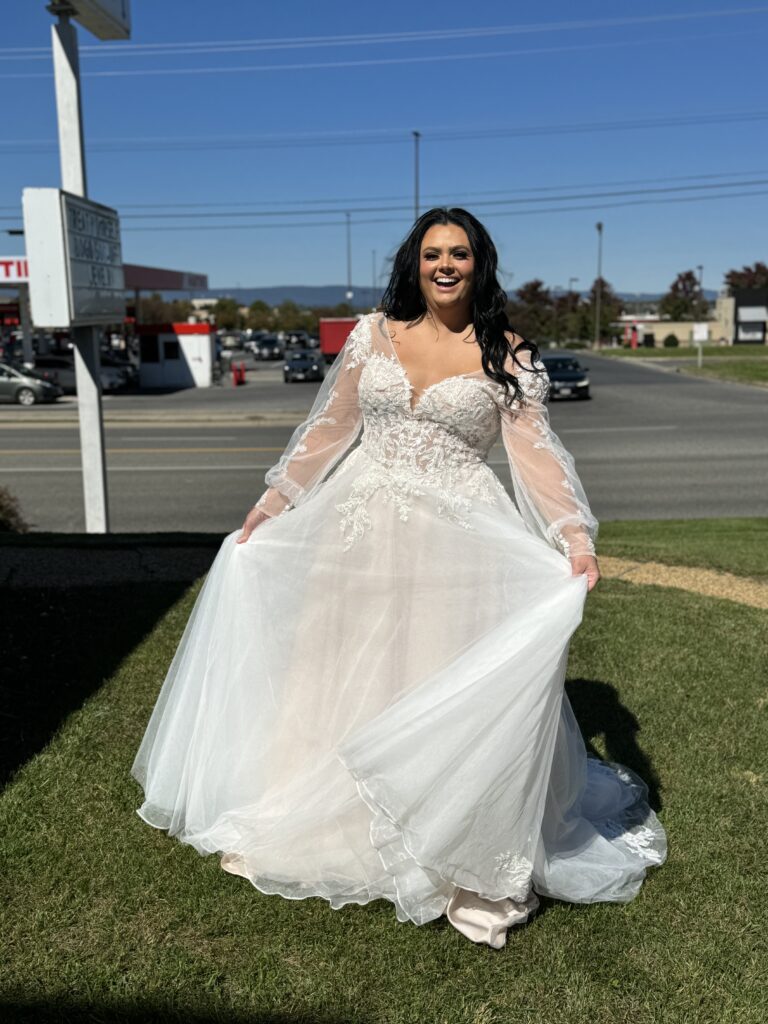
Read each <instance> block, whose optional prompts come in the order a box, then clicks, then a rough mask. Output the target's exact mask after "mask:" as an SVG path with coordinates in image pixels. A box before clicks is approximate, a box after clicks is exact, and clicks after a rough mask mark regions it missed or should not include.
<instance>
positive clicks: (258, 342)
mask: <svg viewBox="0 0 768 1024" xmlns="http://www.w3.org/2000/svg"><path fill="white" fill-rule="evenodd" d="M247 348H250V350H251V352H252V353H253V355H254V356H255V358H256V359H282V358H283V346H282V345H281V343H280V339H279V338H278V337H277V335H276V334H265V335H264V336H263V337H261V338H256V339H255V340H254V341H251V342H249V343H248V345H247Z"/></svg>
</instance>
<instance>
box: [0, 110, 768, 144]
mask: <svg viewBox="0 0 768 1024" xmlns="http://www.w3.org/2000/svg"><path fill="white" fill-rule="evenodd" d="M766 119H768V110H731V111H711V112H704V113H699V114H664V115H661V116H658V117H640V118H622V119H620V120H611V121H584V122H568V123H564V124H540V125H535V124H534V125H517V126H511V125H497V126H494V127H488V128H470V127H463V128H461V127H459V128H454V127H447V126H443V127H440V126H436V127H433V128H424V129H421V139H422V142H427V143H439V142H459V141H466V140H469V139H498V138H530V137H539V136H547V135H579V134H589V133H592V132H598V133H602V132H619V131H643V130H647V129H653V128H681V127H692V126H699V125H709V124H736V123H750V122H754V121H764V120H766ZM412 141H413V140H412V136H411V133H410V131H405V130H404V129H399V128H397V129H395V128H392V129H380V130H377V131H370V130H367V129H366V130H360V129H348V130H345V131H341V132H305V133H301V132H296V133H291V134H290V135H252V136H246V137H243V136H242V135H237V136H218V137H210V136H208V137H207V138H206V147H207V148H209V149H211V148H216V149H227V150H235V149H251V148H259V149H296V148H302V149H304V148H307V149H311V148H315V147H322V146H355V147H359V146H361V145H383V144H386V145H398V144H400V145H406V144H407V145H411V144H412ZM56 147H57V143H56V140H55V139H1V140H0V151H2V149H3V148H6V149H12V150H13V152H14V154H16V153H21V152H25V151H26V152H48V151H50V152H54V151H55V150H56ZM183 149H194V150H199V149H200V136H199V135H198V136H186V137H185V136H180V137H177V138H172V137H171V138H169V137H167V136H165V137H157V136H138V137H130V136H129V137H127V138H125V137H124V138H120V139H117V138H116V139H110V138H106V139H101V140H98V139H97V140H95V141H94V142H91V143H89V146H88V150H89V152H93V153H116V152H117V153H130V152H138V151H142V152H144V151H148V150H149V151H159V150H169V151H180V150H183Z"/></svg>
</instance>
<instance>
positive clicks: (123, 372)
mask: <svg viewBox="0 0 768 1024" xmlns="http://www.w3.org/2000/svg"><path fill="white" fill-rule="evenodd" d="M101 366H102V369H104V367H109V368H110V369H112V370H117V372H118V373H119V374H120V377H121V378H122V382H123V384H127V385H134V384H138V382H139V371H138V369H137V367H135V366H134V365H133V363H132V362H131V361H130V360H129V359H124V358H123V357H122V356H118V355H114V354H113V353H112V352H102V353H101ZM102 386H103V385H102Z"/></svg>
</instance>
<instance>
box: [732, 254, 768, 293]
mask: <svg viewBox="0 0 768 1024" xmlns="http://www.w3.org/2000/svg"><path fill="white" fill-rule="evenodd" d="M725 283H726V285H727V286H728V291H729V292H730V293H731V295H733V292H734V290H735V289H736V288H768V266H767V265H766V264H765V263H761V262H760V261H759V260H758V261H757V262H756V263H755V265H754V266H753V267H742V268H741V270H729V271H728V273H727V274H726V275H725Z"/></svg>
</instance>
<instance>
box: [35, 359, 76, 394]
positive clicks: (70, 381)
mask: <svg viewBox="0 0 768 1024" xmlns="http://www.w3.org/2000/svg"><path fill="white" fill-rule="evenodd" d="M35 373H37V374H39V375H40V376H41V377H42V378H43V379H44V380H49V381H51V382H52V383H53V384H58V385H59V387H60V388H61V389H62V390H63V391H64V392H65V393H67V394H74V393H75V391H76V388H75V361H74V359H72V358H70V357H69V356H37V357H36V358H35Z"/></svg>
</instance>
